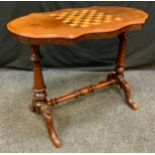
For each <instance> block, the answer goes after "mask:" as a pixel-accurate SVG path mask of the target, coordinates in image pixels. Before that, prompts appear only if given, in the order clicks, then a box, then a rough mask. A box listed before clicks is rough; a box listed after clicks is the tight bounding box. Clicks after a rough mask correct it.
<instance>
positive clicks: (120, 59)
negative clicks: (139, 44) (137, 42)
mask: <svg viewBox="0 0 155 155" xmlns="http://www.w3.org/2000/svg"><path fill="white" fill-rule="evenodd" d="M119 39H120V42H119V50H118V55H117V59H116V64H117V66H116V69H115V71H116V74H117V75H123V73H124V70H125V57H126V46H127V39H128V34H127V32H124V33H121V34H120V35H119Z"/></svg>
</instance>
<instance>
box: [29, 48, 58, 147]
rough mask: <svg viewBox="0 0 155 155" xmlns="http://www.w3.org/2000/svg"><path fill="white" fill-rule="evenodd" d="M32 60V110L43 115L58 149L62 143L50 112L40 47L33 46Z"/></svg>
mask: <svg viewBox="0 0 155 155" xmlns="http://www.w3.org/2000/svg"><path fill="white" fill-rule="evenodd" d="M31 48H32V55H31V60H32V62H33V66H34V67H33V68H34V69H33V70H34V95H33V100H32V104H31V105H30V109H31V110H32V111H34V112H37V113H38V114H42V115H43V117H44V119H45V121H46V124H47V128H48V133H49V136H50V138H51V140H52V142H53V144H54V145H55V146H56V147H60V146H61V142H60V140H59V138H58V136H57V134H56V131H55V128H54V123H53V117H52V114H51V113H50V111H49V110H48V105H47V94H46V86H45V83H44V79H43V74H42V65H41V58H42V56H41V55H40V53H39V46H37V45H32V46H31Z"/></svg>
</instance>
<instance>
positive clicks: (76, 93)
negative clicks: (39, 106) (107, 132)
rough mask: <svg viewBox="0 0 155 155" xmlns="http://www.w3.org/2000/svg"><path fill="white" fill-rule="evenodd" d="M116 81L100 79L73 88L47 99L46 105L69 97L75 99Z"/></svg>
mask: <svg viewBox="0 0 155 155" xmlns="http://www.w3.org/2000/svg"><path fill="white" fill-rule="evenodd" d="M116 83H117V79H112V78H111V79H109V80H105V81H101V82H98V83H97V84H94V85H90V86H88V87H83V88H81V89H79V90H75V91H73V92H72V93H69V94H67V95H64V96H61V97H58V98H54V99H51V100H49V101H48V105H50V106H55V105H57V104H59V103H61V102H64V101H67V100H71V99H74V98H75V99H76V98H79V97H80V96H86V95H89V94H90V93H93V92H95V91H96V90H98V89H101V88H104V87H107V86H110V85H113V84H116Z"/></svg>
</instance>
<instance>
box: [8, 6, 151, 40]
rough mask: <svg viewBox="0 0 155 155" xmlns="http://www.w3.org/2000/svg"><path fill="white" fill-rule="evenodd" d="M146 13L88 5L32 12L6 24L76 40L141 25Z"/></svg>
mask: <svg viewBox="0 0 155 155" xmlns="http://www.w3.org/2000/svg"><path fill="white" fill-rule="evenodd" d="M147 18H148V15H147V13H145V12H143V11H141V10H138V9H134V8H128V7H114V6H104V7H98V6H95V7H90V8H74V9H63V10H58V11H53V12H48V13H32V14H29V15H27V16H24V17H20V18H17V19H15V20H13V21H11V22H9V23H8V25H7V28H8V30H9V31H10V32H12V33H13V34H15V35H18V36H21V37H26V38H35V39H45V38H46V39H47V38H64V39H75V38H78V37H80V36H83V35H86V34H95V33H107V32H113V31H116V30H119V29H122V28H124V27H127V26H129V25H136V24H144V23H145V20H146V19H147Z"/></svg>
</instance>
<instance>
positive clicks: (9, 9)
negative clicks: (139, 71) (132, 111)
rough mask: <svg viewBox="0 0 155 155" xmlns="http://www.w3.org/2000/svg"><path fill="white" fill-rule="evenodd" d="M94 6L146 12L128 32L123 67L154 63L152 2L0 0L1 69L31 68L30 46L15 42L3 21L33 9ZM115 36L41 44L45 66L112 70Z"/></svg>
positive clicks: (154, 17)
mask: <svg viewBox="0 0 155 155" xmlns="http://www.w3.org/2000/svg"><path fill="white" fill-rule="evenodd" d="M94 5H99V6H102V5H115V6H128V7H134V8H138V9H141V10H144V11H146V12H147V13H148V14H149V19H148V21H147V22H146V24H145V25H144V28H143V30H141V31H131V32H130V33H129V40H128V46H127V63H126V68H128V69H131V68H145V67H147V68H152V67H153V66H155V11H154V10H155V2H134V1H132V2H131V1H130V2H129V1H125V2H123V1H122V2H105V1H103V2H93V1H91V2H85V1H81V2H80V1H79V2H76V1H74V2H73V1H68V2H61V1H51V2H0V68H12V69H23V70H32V64H31V61H30V60H29V57H30V52H31V49H30V47H29V46H28V45H24V44H22V43H20V42H19V41H17V40H16V39H15V38H13V36H12V35H11V34H10V33H9V32H8V31H7V29H6V24H7V23H8V22H9V21H10V20H12V19H14V18H17V17H20V16H24V15H26V14H29V13H32V12H48V11H53V10H57V9H63V8H71V7H72V8H75V7H88V6H94ZM118 41H119V40H118V38H111V39H101V40H91V41H84V42H80V43H79V44H77V45H74V46H62V45H61V46H60V45H48V46H42V47H41V54H42V55H43V57H44V58H43V66H44V68H74V69H75V68H80V69H88V70H109V69H110V70H111V69H113V67H114V65H115V59H116V55H117V50H118Z"/></svg>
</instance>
